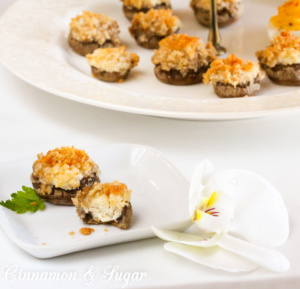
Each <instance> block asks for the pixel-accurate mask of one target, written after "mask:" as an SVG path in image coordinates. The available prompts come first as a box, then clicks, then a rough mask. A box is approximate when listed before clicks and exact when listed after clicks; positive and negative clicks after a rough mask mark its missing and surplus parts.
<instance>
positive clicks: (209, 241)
mask: <svg viewBox="0 0 300 289" xmlns="http://www.w3.org/2000/svg"><path fill="white" fill-rule="evenodd" d="M151 229H152V231H153V233H154V234H155V235H156V236H157V237H159V238H161V239H163V240H165V241H169V242H178V243H181V244H185V245H192V246H196V247H212V246H215V245H216V243H217V241H218V239H219V238H220V237H221V236H220V235H217V234H205V233H202V234H199V235H192V234H187V233H179V232H174V231H168V230H162V229H158V228H155V227H151Z"/></svg>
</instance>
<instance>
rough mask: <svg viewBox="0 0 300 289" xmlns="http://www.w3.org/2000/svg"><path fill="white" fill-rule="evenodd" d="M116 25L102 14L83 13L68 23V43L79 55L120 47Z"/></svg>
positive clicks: (118, 31)
mask: <svg viewBox="0 0 300 289" xmlns="http://www.w3.org/2000/svg"><path fill="white" fill-rule="evenodd" d="M119 33H120V30H119V25H118V23H117V22H116V21H115V20H113V19H111V18H109V17H106V16H104V15H102V14H95V13H92V12H86V11H83V12H82V15H78V16H77V17H75V18H73V19H72V20H71V23H70V33H69V37H68V42H69V45H70V46H71V48H72V49H73V50H74V51H75V52H76V53H78V54H80V55H86V54H88V53H92V52H93V51H94V50H95V49H97V48H100V47H115V46H119V45H120V39H119V36H118V35H119Z"/></svg>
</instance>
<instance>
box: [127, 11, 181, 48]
mask: <svg viewBox="0 0 300 289" xmlns="http://www.w3.org/2000/svg"><path fill="white" fill-rule="evenodd" d="M180 27H181V22H180V20H179V18H178V17H176V16H174V15H173V13H172V10H170V9H168V10H154V9H150V10H149V11H148V12H147V13H137V14H135V15H134V17H133V20H132V23H131V27H129V31H130V34H131V35H132V36H133V37H134V38H135V40H136V41H137V43H138V44H139V45H141V46H143V47H145V48H150V49H153V48H158V47H159V41H161V40H162V39H163V38H165V37H166V36H169V35H171V34H174V33H177V32H178V31H179V29H180Z"/></svg>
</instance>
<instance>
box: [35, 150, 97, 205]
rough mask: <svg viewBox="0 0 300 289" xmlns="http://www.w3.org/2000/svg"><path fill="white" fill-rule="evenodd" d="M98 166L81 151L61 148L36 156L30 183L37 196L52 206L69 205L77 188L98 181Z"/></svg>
mask: <svg viewBox="0 0 300 289" xmlns="http://www.w3.org/2000/svg"><path fill="white" fill-rule="evenodd" d="M99 174H100V171H99V167H98V165H96V164H95V162H94V161H93V160H91V159H90V158H89V156H88V155H87V154H86V152H85V151H83V150H78V149H76V148H74V147H71V148H70V147H61V148H56V149H54V150H51V151H48V152H47V154H46V155H44V154H39V155H38V159H37V160H36V161H35V162H34V164H33V173H32V175H31V182H32V185H33V187H34V189H35V191H36V193H37V194H38V195H39V196H40V197H41V198H43V199H45V200H48V201H49V202H52V203H55V204H63V205H72V200H71V198H72V197H74V196H76V194H77V192H78V191H79V190H80V189H83V188H84V187H85V186H92V185H93V184H94V183H95V182H99V181H100V180H99Z"/></svg>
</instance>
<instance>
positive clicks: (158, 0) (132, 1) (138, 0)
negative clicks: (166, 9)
mask: <svg viewBox="0 0 300 289" xmlns="http://www.w3.org/2000/svg"><path fill="white" fill-rule="evenodd" d="M121 1H122V2H123V4H124V5H125V6H132V7H134V8H136V9H142V8H152V7H155V6H157V5H161V4H166V5H167V6H169V5H170V4H171V3H170V0H121Z"/></svg>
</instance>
